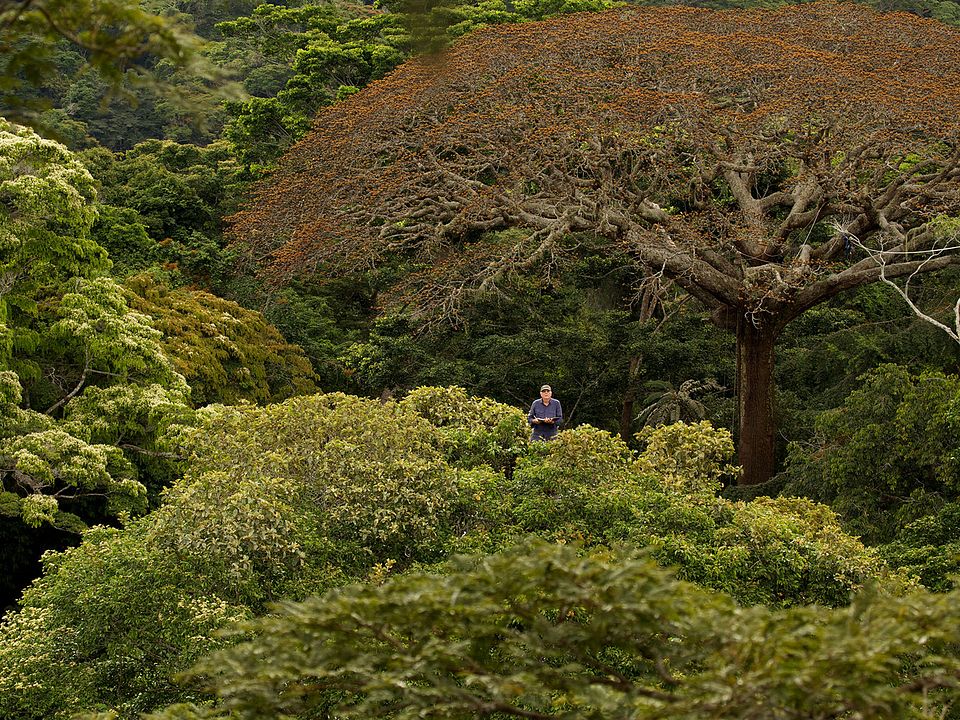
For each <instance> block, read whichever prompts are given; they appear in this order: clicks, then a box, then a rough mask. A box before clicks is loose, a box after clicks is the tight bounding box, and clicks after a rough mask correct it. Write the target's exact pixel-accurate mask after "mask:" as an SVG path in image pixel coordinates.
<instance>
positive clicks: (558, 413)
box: [553, 400, 563, 425]
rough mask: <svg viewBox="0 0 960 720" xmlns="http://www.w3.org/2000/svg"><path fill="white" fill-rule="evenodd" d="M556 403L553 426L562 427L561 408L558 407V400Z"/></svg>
mask: <svg viewBox="0 0 960 720" xmlns="http://www.w3.org/2000/svg"><path fill="white" fill-rule="evenodd" d="M556 403H557V409H556V414H555V415H554V418H553V424H554V425H562V424H563V408H562V407H561V406H560V401H559V400H557V401H556Z"/></svg>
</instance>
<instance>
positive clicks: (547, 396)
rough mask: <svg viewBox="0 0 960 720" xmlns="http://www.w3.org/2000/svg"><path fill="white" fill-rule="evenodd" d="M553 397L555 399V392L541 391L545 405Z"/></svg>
mask: <svg viewBox="0 0 960 720" xmlns="http://www.w3.org/2000/svg"><path fill="white" fill-rule="evenodd" d="M551 397H553V390H541V391H540V399H541V400H543V402H544V403H548V402H550V398H551Z"/></svg>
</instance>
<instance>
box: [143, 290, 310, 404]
mask: <svg viewBox="0 0 960 720" xmlns="http://www.w3.org/2000/svg"><path fill="white" fill-rule="evenodd" d="M126 286H127V288H129V290H130V292H128V293H127V297H128V299H129V301H130V303H131V305H132V306H133V307H134V308H136V309H138V310H139V311H141V312H143V313H146V314H147V315H148V316H149V322H150V323H151V324H152V326H153V327H154V328H156V330H157V331H159V332H160V333H161V334H162V336H163V338H164V339H163V349H164V353H165V354H166V355H167V356H168V357H169V358H171V360H172V362H173V366H174V367H175V368H176V371H177V372H178V373H180V374H181V375H183V376H184V377H185V378H186V380H187V382H188V383H189V385H190V388H191V399H192V400H193V402H194V404H196V405H204V404H208V403H214V402H222V403H228V404H230V403H236V402H238V401H240V400H250V401H253V402H275V401H279V400H284V399H286V398H287V397H290V396H291V395H302V394H305V393H310V392H315V391H316V390H317V387H316V385H315V384H314V381H315V379H316V375H315V374H314V372H313V369H312V368H311V366H310V361H309V360H308V359H307V358H306V357H305V356H304V354H303V351H302V350H300V348H299V347H297V346H296V345H291V344H290V343H288V342H286V341H285V340H284V339H283V337H282V336H281V335H280V333H279V332H278V331H277V329H276V328H275V327H273V326H272V325H270V324H269V323H267V322H266V320H265V319H264V317H263V316H262V315H261V314H260V313H257V312H254V311H252V310H245V309H244V308H242V307H240V306H239V305H237V304H236V303H234V302H231V301H229V300H223V299H221V298H218V297H216V296H215V295H211V294H210V293H206V292H202V291H199V290H188V289H177V290H173V289H170V288H168V287H166V286H165V285H163V284H161V283H160V282H158V281H157V280H156V279H155V278H153V277H151V276H150V275H146V274H144V275H138V276H135V277H130V278H127V280H126Z"/></svg>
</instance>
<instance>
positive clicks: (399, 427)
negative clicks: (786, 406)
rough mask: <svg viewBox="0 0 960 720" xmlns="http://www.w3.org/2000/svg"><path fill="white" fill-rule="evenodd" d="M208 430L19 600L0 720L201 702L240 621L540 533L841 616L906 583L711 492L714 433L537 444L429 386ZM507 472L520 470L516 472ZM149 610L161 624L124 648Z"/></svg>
mask: <svg viewBox="0 0 960 720" xmlns="http://www.w3.org/2000/svg"><path fill="white" fill-rule="evenodd" d="M14 390H15V389H10V390H9V391H8V392H9V393H11V394H12V393H13V392H14ZM157 399H158V401H162V396H158V398H157ZM77 407H78V410H77V412H80V411H82V410H83V408H84V406H83V404H82V403H81V404H79V405H78V406H77ZM198 416H199V417H198V420H197V421H196V423H195V424H193V425H185V426H180V427H171V428H170V434H171V437H170V438H169V440H168V442H167V443H165V444H164V445H163V447H169V448H175V449H176V450H177V452H178V454H180V455H181V456H183V457H185V458H186V472H185V474H184V476H183V477H182V478H181V479H179V480H177V481H176V482H175V483H174V484H173V486H172V487H171V488H170V489H169V490H167V491H166V492H165V494H164V502H163V505H162V506H161V507H160V509H158V510H157V511H155V512H153V513H151V514H150V515H147V516H146V517H144V518H141V519H139V520H137V521H135V522H133V523H131V524H130V525H128V526H127V527H126V528H124V529H123V530H122V531H105V530H98V531H95V532H93V533H92V534H89V536H88V537H89V539H88V542H85V543H84V545H82V546H81V547H80V548H78V549H76V550H71V551H69V552H68V553H66V554H61V555H51V556H49V557H48V560H47V561H46V562H47V570H46V574H45V576H44V578H43V579H42V580H40V581H38V583H37V584H36V585H35V587H34V588H32V589H31V590H29V591H28V593H27V595H26V596H25V600H24V602H25V605H24V608H23V609H22V610H21V611H19V612H17V613H13V614H11V615H10V618H9V620H8V621H7V623H6V625H4V626H3V627H2V629H0V689H3V690H5V691H6V689H7V688H10V689H11V690H15V689H17V688H21V690H17V691H16V692H9V693H7V692H4V693H2V694H0V695H2V699H0V714H9V713H10V712H12V711H11V708H21V707H34V706H35V707H36V708H37V710H36V711H31V712H35V714H34V715H30V714H29V713H28V714H26V715H24V717H34V716H36V717H39V716H50V717H63V716H66V715H68V714H69V713H72V712H76V711H78V710H80V709H92V708H96V707H100V708H107V707H113V708H116V709H117V710H119V711H121V713H122V714H123V715H124V716H131V715H133V714H134V713H135V712H137V711H142V710H149V709H152V708H155V707H157V706H158V705H159V704H164V703H168V702H174V701H176V702H185V701H192V700H195V699H197V697H198V696H197V695H196V694H195V686H193V685H191V686H189V687H188V688H187V689H185V690H183V691H179V692H178V691H177V690H176V689H175V687H174V686H173V685H172V684H171V681H170V675H172V674H173V673H175V672H177V671H182V670H185V669H186V667H187V666H186V665H185V664H184V663H186V662H188V661H189V662H192V659H193V658H195V657H196V654H197V652H201V651H202V650H203V649H204V648H208V647H211V646H212V645H213V644H217V643H220V642H224V640H223V639H222V638H218V637H213V636H211V635H210V634H209V633H212V632H213V630H214V629H215V628H216V627H220V626H221V625H222V624H223V622H225V621H226V618H227V617H228V616H230V615H234V614H237V613H243V612H250V613H254V614H260V613H262V612H263V611H264V610H265V608H266V607H267V603H268V602H271V601H277V600H280V599H283V598H287V599H302V598H305V597H307V596H310V595H313V594H317V593H320V592H323V591H325V590H328V589H330V588H331V587H336V586H342V585H344V584H346V583H347V582H350V581H357V580H369V581H371V582H374V583H381V582H383V581H384V580H385V579H387V577H388V576H389V575H395V574H399V573H404V572H407V571H409V570H411V569H412V568H416V567H417V566H421V567H422V566H424V565H431V566H434V567H440V566H439V565H437V564H438V563H441V562H443V561H444V560H445V559H446V558H447V557H448V556H449V555H450V554H451V552H456V551H463V550H469V551H471V552H474V553H477V552H484V553H486V552H495V551H498V550H501V549H502V548H504V547H507V546H511V545H514V544H516V543H517V542H518V541H520V542H525V543H526V544H527V545H530V544H531V543H532V542H534V541H533V540H531V539H530V535H531V533H532V534H534V535H537V536H539V537H541V538H547V539H551V540H556V541H561V542H569V541H571V540H574V541H582V542H584V543H585V544H587V545H589V546H596V545H598V544H610V543H614V542H616V541H619V540H629V541H631V542H634V543H636V544H637V545H641V546H648V547H649V548H650V549H651V553H652V556H653V557H654V558H656V560H657V561H658V562H660V563H661V564H672V565H676V566H677V567H678V571H679V573H680V574H681V576H683V577H685V578H687V579H691V580H695V581H697V582H698V583H701V584H704V585H708V586H712V587H715V588H723V589H726V590H728V591H729V592H730V593H731V594H733V596H734V597H735V598H736V599H738V600H740V601H741V602H751V603H752V602H766V603H771V604H776V605H783V606H789V605H794V604H797V603H806V602H817V603H820V604H823V605H843V604H845V603H846V601H847V599H848V597H849V594H850V592H851V591H854V590H856V589H858V588H860V587H862V586H864V585H865V584H868V583H870V582H875V583H877V584H878V585H879V587H880V588H881V589H882V591H883V592H884V593H900V592H902V591H903V590H904V589H906V588H909V586H910V584H909V582H907V581H906V580H905V578H904V577H902V576H900V575H897V574H894V573H890V572H889V571H888V570H887V569H886V568H885V566H884V565H883V563H882V562H881V561H880V560H879V559H878V558H877V555H876V554H875V553H873V552H871V551H868V550H866V549H864V548H863V546H862V545H861V544H860V543H859V541H857V540H856V539H855V538H852V537H849V536H846V535H844V533H843V532H842V531H841V530H840V527H839V525H838V523H837V522H836V518H835V516H834V515H833V514H832V513H831V512H830V511H829V510H828V509H826V508H823V507H822V506H817V505H815V504H813V503H810V502H809V501H800V500H761V501H756V502H754V503H750V504H744V503H731V502H729V501H726V500H723V499H721V498H717V497H715V496H713V495H712V494H711V493H710V492H709V491H708V488H709V487H713V486H714V485H713V484H715V482H716V478H717V477H718V476H719V475H720V473H722V472H723V471H724V469H725V466H726V465H727V464H728V461H729V458H728V456H727V454H726V453H728V452H729V438H728V437H726V436H725V434H724V433H722V432H718V431H714V430H712V429H711V428H709V426H706V425H697V426H691V427H686V428H679V429H678V428H669V427H666V428H661V429H658V430H657V431H655V432H654V433H652V434H651V436H650V438H649V439H648V441H649V447H650V448H651V450H649V451H648V453H647V454H646V455H644V456H642V457H641V458H639V459H638V458H637V457H636V456H635V454H634V453H633V452H632V451H631V450H630V449H629V448H628V447H627V445H625V444H624V443H623V441H622V440H620V439H618V438H615V437H613V436H611V435H610V434H609V433H607V432H605V431H602V430H597V429H595V428H591V427H589V426H581V427H579V428H577V429H575V430H568V431H563V432H561V433H560V434H559V435H558V437H557V438H556V439H555V440H553V441H551V442H550V443H535V444H531V445H528V444H527V442H526V431H525V430H522V424H520V423H521V422H522V413H520V411H518V410H515V409H511V408H508V407H506V406H502V405H499V404H497V403H493V402H491V401H489V400H483V399H477V398H470V397H467V396H466V393H465V392H464V391H463V390H462V389H460V388H450V389H445V388H421V389H418V390H417V391H415V392H413V393H411V394H410V396H408V397H407V398H405V399H404V400H402V401H401V402H399V403H397V402H393V401H387V402H384V403H380V402H377V401H371V400H362V399H359V398H355V397H350V396H347V395H342V394H328V395H316V396H302V397H296V398H292V399H290V400H287V401H285V402H284V403H281V404H277V405H271V406H268V407H255V406H252V405H240V406H234V407H225V406H209V407H207V408H203V409H202V410H200V411H198ZM518 416H519V417H518ZM69 417H70V416H69V415H68V418H69ZM92 430H94V431H96V432H103V433H107V432H109V431H111V430H112V428H110V427H105V426H104V425H98V426H94V428H92ZM697 438H700V439H702V440H703V441H704V443H705V444H706V445H708V446H711V447H713V446H715V447H714V450H713V451H711V452H710V453H707V454H705V455H704V454H699V455H698V454H693V453H688V454H687V457H686V459H683V458H681V459H680V460H679V461H671V462H667V461H666V458H665V457H664V456H665V454H666V453H667V451H666V450H664V448H668V447H672V446H673V445H677V446H679V447H682V446H684V444H685V443H686V444H696V442H697ZM505 458H515V463H505V464H504V465H503V467H501V466H500V463H502V462H504V459H505ZM488 463H493V464H492V465H491V464H488ZM661 466H662V467H663V468H664V472H663V474H660V471H659V468H660V467H661ZM685 472H689V473H690V474H691V477H690V478H689V479H686V480H684V479H683V478H682V475H683V473H685ZM691 488H693V489H695V491H694V492H689V489H691ZM20 504H21V505H22V504H23V503H22V502H20ZM0 507H5V505H4V498H3V497H0ZM43 512H44V509H43V508H42V507H40V506H39V505H38V506H37V507H32V508H30V509H29V510H28V513H33V515H31V517H32V516H35V515H37V514H38V513H39V514H42V513H43ZM88 545H89V547H88ZM544 552H546V551H544ZM518 562H520V563H523V562H525V561H523V560H522V559H521V560H518ZM443 572H450V569H449V568H448V569H445V570H443ZM560 575H561V576H562V575H563V573H562V572H561V573H560ZM656 576H657V577H663V576H662V575H660V574H658V575H656ZM515 577H516V576H515V575H514V574H510V573H505V574H504V578H515ZM81 578H85V579H84V580H81ZM91 578H93V579H95V580H93V581H91ZM159 578H164V584H163V585H162V586H161V585H159V584H157V583H159V580H158V579H159ZM516 579H517V581H518V582H521V579H520V578H518V577H517V578H516ZM83 582H86V583H88V585H83V584H82V583H83ZM142 586H143V587H142ZM144 588H146V589H144ZM100 593H104V594H105V597H104V598H103V600H102V601H101V600H99V599H97V598H99V594H100ZM588 595H589V592H588ZM68 596H69V597H71V598H79V599H77V600H76V602H75V603H74V601H73V600H71V601H70V602H68V603H66V607H67V608H68V609H70V608H72V609H70V613H74V612H76V613H79V612H80V610H79V609H78V608H79V607H80V606H79V603H80V602H81V601H82V602H83V603H84V606H85V607H98V608H100V607H106V608H110V609H111V610H110V613H111V618H110V621H109V622H108V619H107V618H105V617H101V615H100V613H93V614H90V616H89V617H79V616H77V615H71V614H70V613H66V614H58V613H59V612H60V611H59V610H58V608H59V606H60V604H61V603H62V600H61V599H62V598H64V597H68ZM637 598H638V599H637V602H644V600H643V597H642V596H637ZM578 602H579V601H578ZM724 602H728V603H729V602H730V601H724ZM198 604H199V605H198ZM200 606H202V607H214V608H219V610H217V612H212V611H211V614H210V615H205V616H204V617H206V618H207V620H209V623H208V624H207V625H202V624H201V625H198V622H199V621H198V620H197V619H196V618H195V616H194V614H193V612H194V611H193V610H191V608H195V607H200ZM457 607H461V606H460V605H457ZM569 607H570V609H571V610H574V609H575V608H574V604H571V605H570V606H569ZM65 612H66V611H65ZM37 617H39V618H40V619H39V620H38V619H36V618H37ZM146 617H158V618H160V622H159V623H156V622H155V623H154V625H151V627H150V628H149V630H147V631H144V632H143V633H142V634H141V635H132V634H131V635H130V636H129V637H127V635H125V634H124V633H127V632H130V633H133V630H132V628H135V627H137V626H138V623H146V622H147V620H146V619H145V618H146ZM28 626H29V627H28ZM611 627H614V626H611ZM616 627H617V628H618V630H617V632H618V634H619V635H620V636H626V635H629V633H627V634H624V633H623V626H622V625H618V626H616ZM29 628H33V629H32V630H29V632H28V629H29ZM63 638H68V639H69V642H67V641H64V640H63ZM58 639H59V640H58ZM51 648H54V649H55V650H56V652H54V650H53V649H51ZM4 653H7V654H6V655H5V654H4ZM34 657H36V658H37V659H36V660H31V661H29V662H28V661H27V660H25V658H34ZM44 657H50V658H53V660H52V662H55V663H56V664H58V665H62V666H63V667H65V668H68V672H67V674H66V676H60V675H56V674H51V673H45V672H42V667H45V666H44V661H43V660H42V659H41V658H44ZM538 662H539V661H538ZM238 667H239V666H238ZM118 668H122V673H121V671H120V669H118ZM108 669H112V673H115V674H116V675H117V678H119V679H117V678H115V677H113V674H111V672H107V670H108ZM178 712H179V711H178ZM184 712H186V711H184ZM272 713H273V711H272V709H271V710H270V711H269V712H268V716H270V717H272V716H273V714H272Z"/></svg>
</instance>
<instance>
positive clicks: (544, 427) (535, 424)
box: [527, 385, 563, 442]
mask: <svg viewBox="0 0 960 720" xmlns="http://www.w3.org/2000/svg"><path fill="white" fill-rule="evenodd" d="M527 422H528V423H529V424H530V427H532V428H533V434H531V435H530V442H537V441H539V442H546V441H547V440H552V439H553V438H554V437H555V436H556V434H557V431H558V430H559V429H560V423H562V422H563V409H562V408H561V407H560V401H559V400H555V399H554V398H553V389H552V388H551V387H550V386H549V385H544V386H542V387H541V388H540V399H539V400H534V401H533V405H531V406H530V412H529V413H527Z"/></svg>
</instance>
